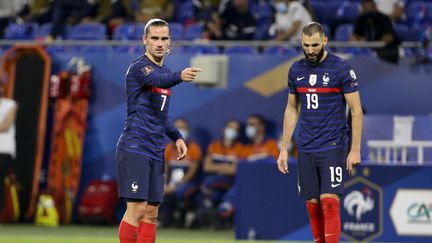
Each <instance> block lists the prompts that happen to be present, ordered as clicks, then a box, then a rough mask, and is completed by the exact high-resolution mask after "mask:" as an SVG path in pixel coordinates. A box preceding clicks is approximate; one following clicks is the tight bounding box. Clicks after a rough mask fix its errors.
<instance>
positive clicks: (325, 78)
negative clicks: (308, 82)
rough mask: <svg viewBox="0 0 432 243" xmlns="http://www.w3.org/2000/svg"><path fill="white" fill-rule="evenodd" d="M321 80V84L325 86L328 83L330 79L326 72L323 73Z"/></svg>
mask: <svg viewBox="0 0 432 243" xmlns="http://www.w3.org/2000/svg"><path fill="white" fill-rule="evenodd" d="M322 80H323V86H327V85H328V83H329V81H330V77H329V74H328V73H324V75H323V77H322Z"/></svg>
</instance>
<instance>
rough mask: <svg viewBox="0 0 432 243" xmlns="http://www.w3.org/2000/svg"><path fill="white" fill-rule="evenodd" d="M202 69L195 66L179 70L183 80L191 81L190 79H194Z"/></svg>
mask: <svg viewBox="0 0 432 243" xmlns="http://www.w3.org/2000/svg"><path fill="white" fill-rule="evenodd" d="M202 71H203V70H202V69H201V68H197V67H188V68H185V69H184V70H183V71H182V72H181V79H182V80H183V81H186V82H191V81H193V80H195V78H196V76H197V75H198V73H199V72H202Z"/></svg>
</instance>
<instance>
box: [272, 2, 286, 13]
mask: <svg viewBox="0 0 432 243" xmlns="http://www.w3.org/2000/svg"><path fill="white" fill-rule="evenodd" d="M274 7H275V9H276V12H279V13H286V12H287V10H288V5H287V4H286V3H284V2H278V3H276V4H275V5H274Z"/></svg>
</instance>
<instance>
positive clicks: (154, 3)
mask: <svg viewBox="0 0 432 243" xmlns="http://www.w3.org/2000/svg"><path fill="white" fill-rule="evenodd" d="M132 7H133V9H134V10H135V21H137V22H140V23H146V22H147V21H148V20H149V19H153V18H160V19H164V20H166V21H167V22H170V21H172V20H173V17H174V10H175V9H174V4H173V3H172V1H170V0H132Z"/></svg>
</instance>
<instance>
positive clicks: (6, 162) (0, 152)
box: [0, 80, 17, 212]
mask: <svg viewBox="0 0 432 243" xmlns="http://www.w3.org/2000/svg"><path fill="white" fill-rule="evenodd" d="M4 88H5V85H4V84H3V82H2V80H0V205H1V206H0V212H1V211H2V208H3V205H5V204H4V202H3V200H4V194H3V193H4V192H5V190H4V178H5V176H6V173H7V172H8V170H9V169H11V168H12V159H13V158H15V153H16V147H15V144H16V141H15V117H16V112H17V104H16V102H15V101H14V100H12V99H8V98H5V97H3V96H4V91H5V89H4Z"/></svg>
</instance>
